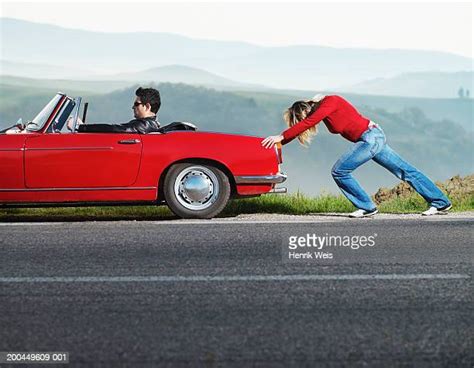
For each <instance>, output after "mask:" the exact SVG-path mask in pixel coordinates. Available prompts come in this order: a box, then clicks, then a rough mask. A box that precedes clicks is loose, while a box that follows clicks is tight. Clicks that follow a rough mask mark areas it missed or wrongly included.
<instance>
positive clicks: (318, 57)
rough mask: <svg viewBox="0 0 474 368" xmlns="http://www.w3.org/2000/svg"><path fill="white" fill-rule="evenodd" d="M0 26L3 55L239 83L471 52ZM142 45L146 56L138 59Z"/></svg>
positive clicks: (446, 63)
mask: <svg viewBox="0 0 474 368" xmlns="http://www.w3.org/2000/svg"><path fill="white" fill-rule="evenodd" d="M0 28H1V29H2V33H1V42H2V55H5V56H4V57H6V58H8V59H9V60H15V61H19V62H30V63H43V64H55V65H62V66H64V67H72V68H86V69H93V71H94V72H96V73H99V74H107V73H108V74H111V73H122V72H130V71H132V70H131V69H132V68H133V69H134V70H140V69H150V68H155V67H159V66H165V65H187V66H190V67H193V68H199V69H203V70H206V71H208V72H209V73H213V74H216V75H220V76H224V77H225V78H228V79H230V80H233V81H237V82H239V83H252V84H261V85H265V86H270V87H273V88H280V89H282V88H292V89H332V88H334V87H335V86H341V85H354V84H356V83H360V82H362V81H365V80H369V79H373V78H377V77H384V78H390V77H394V76H396V75H400V74H403V73H409V72H428V71H432V70H436V71H441V72H457V71H460V70H472V59H471V58H467V57H463V56H458V55H454V54H450V53H445V52H435V51H421V50H402V49H387V50H374V49H356V48H332V47H322V46H317V45H297V46H288V47H263V46H257V45H252V44H249V43H244V42H225V41H212V40H201V39H192V38H189V37H183V36H179V35H175V34H167V33H150V32H133V33H104V32H91V31H84V30H77V29H66V28H62V27H57V26H52V25H47V24H39V23H32V22H26V21H22V20H17V19H10V18H0ZM18 40H21V43H19V42H18ZM65 40H67V42H65ZM150 45H152V46H151V47H150ZM59 49H60V52H58V50H59ZM144 50H146V57H139V55H142V54H143V52H144ZM29 77H33V78H38V77H40V78H41V74H40V73H37V74H34V75H30V76H29Z"/></svg>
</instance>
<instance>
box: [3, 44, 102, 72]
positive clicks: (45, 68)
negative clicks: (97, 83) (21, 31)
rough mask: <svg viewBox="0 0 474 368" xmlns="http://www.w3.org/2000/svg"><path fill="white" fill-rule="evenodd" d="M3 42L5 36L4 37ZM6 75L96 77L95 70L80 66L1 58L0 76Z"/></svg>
mask: <svg viewBox="0 0 474 368" xmlns="http://www.w3.org/2000/svg"><path fill="white" fill-rule="evenodd" d="M2 42H3V38H2ZM4 75H11V76H17V77H26V78H30V77H33V76H40V77H41V78H43V79H54V78H56V79H59V78H74V79H78V78H83V77H90V78H94V72H92V71H90V70H86V69H82V68H78V67H74V68H71V67H65V66H61V65H50V64H40V63H31V62H29V63H24V62H17V61H10V60H0V78H2V77H3V76H4Z"/></svg>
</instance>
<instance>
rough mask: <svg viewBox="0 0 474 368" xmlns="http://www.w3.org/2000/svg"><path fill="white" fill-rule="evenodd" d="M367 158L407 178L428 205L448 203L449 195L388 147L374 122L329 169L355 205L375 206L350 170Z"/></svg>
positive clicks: (401, 177)
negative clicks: (373, 125)
mask: <svg viewBox="0 0 474 368" xmlns="http://www.w3.org/2000/svg"><path fill="white" fill-rule="evenodd" d="M369 160H374V161H375V162H376V163H378V164H379V165H381V166H383V167H385V168H386V169H387V170H388V171H390V172H391V173H392V174H394V175H395V176H396V177H397V178H399V179H401V180H403V181H406V182H407V183H408V184H410V185H411V186H412V187H413V189H415V190H416V191H417V192H418V193H419V194H420V195H421V196H422V197H423V198H424V199H425V200H426V201H427V202H428V203H429V204H430V205H431V206H434V207H436V208H441V207H444V206H447V205H449V204H450V202H449V199H448V198H447V197H446V196H445V195H444V194H443V192H441V190H440V189H439V188H438V187H437V186H436V185H435V184H434V183H433V182H432V181H431V180H430V179H429V178H428V177H426V176H425V175H424V174H423V173H422V172H420V171H419V170H418V169H417V168H415V167H414V166H412V165H410V164H409V163H408V162H406V161H405V160H404V159H403V158H401V157H400V156H399V155H398V154H397V153H396V152H395V151H394V150H393V149H391V148H390V147H389V145H388V144H387V143H386V138H385V133H384V132H383V130H382V129H381V128H380V127H379V126H377V127H373V128H369V129H367V130H366V131H365V132H364V133H363V134H362V136H361V137H360V138H359V140H358V141H357V142H355V144H354V145H353V146H352V147H351V149H350V150H349V151H348V152H346V153H345V154H344V155H342V157H341V158H340V159H339V160H338V161H337V162H336V163H335V164H334V166H333V168H332V171H331V174H332V177H333V178H334V181H335V182H336V184H337V185H338V187H339V188H340V189H341V191H342V193H343V194H344V195H345V196H346V197H347V199H348V200H349V201H351V202H352V203H353V204H354V206H356V207H357V208H360V209H363V210H366V211H370V210H373V209H375V207H376V206H375V204H374V202H372V200H371V199H370V197H369V196H368V195H367V193H366V192H365V191H364V190H363V189H362V187H361V186H360V185H359V183H358V182H357V181H356V180H355V179H354V177H353V176H352V174H351V173H352V171H354V170H355V169H357V168H358V167H359V166H360V165H362V164H364V163H365V162H367V161H369Z"/></svg>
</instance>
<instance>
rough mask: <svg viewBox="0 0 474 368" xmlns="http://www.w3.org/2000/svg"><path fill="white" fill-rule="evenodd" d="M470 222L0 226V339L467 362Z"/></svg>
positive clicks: (81, 356)
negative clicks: (299, 256) (321, 255)
mask: <svg viewBox="0 0 474 368" xmlns="http://www.w3.org/2000/svg"><path fill="white" fill-rule="evenodd" d="M473 223H474V219H473V218H459V217H457V218H450V217H449V216H446V217H445V218H437V219H436V220H430V219H421V218H418V219H409V220H397V219H381V220H346V219H341V218H336V219H333V220H331V221H323V220H322V221H312V222H295V221H289V222H287V221H280V222H276V223H269V222H254V221H243V222H242V221H241V222H237V223H234V222H232V221H231V220H229V219H226V220H225V221H220V220H212V221H202V222H200V221H164V222H84V223H47V224H42V223H37V224H0V259H1V268H0V351H19V352H41V351H49V352H52V351H59V352H68V353H69V364H68V365H67V366H71V367H91V366H97V367H180V366H183V367H188V366H193V367H194V366H202V367H228V366H229V367H247V366H257V367H306V366H307V367H315V366H318V367H319V366H320V367H340V366H350V367H359V366H360V367H391V366H396V367H438V366H439V367H472V366H473V364H474V346H473V336H474V335H473V331H474V329H473V322H472V321H473V316H474V313H473V310H474V303H473V293H472V277H473V275H474V272H473V263H472V262H473V248H472V247H473V226H472V225H473ZM291 236H296V237H303V238H304V241H305V242H306V243H305V245H306V246H304V247H303V246H300V245H297V247H296V249H290V237H291ZM330 236H333V237H334V238H332V241H333V243H331V245H329V246H326V245H325V246H322V247H321V245H320V244H321V243H320V242H321V241H322V242H324V241H326V242H330V240H329V237H330ZM338 236H339V238H337V237H338ZM361 237H362V238H361ZM364 237H365V240H366V241H363V240H364ZM369 237H372V238H369ZM323 238H326V240H322V239H323ZM308 239H309V240H308ZM311 239H316V240H315V242H316V243H311V244H312V245H314V244H316V245H318V244H319V247H321V249H316V248H317V247H308V246H307V245H308V244H309V243H310V240H311ZM344 239H345V240H344ZM347 239H350V240H347ZM370 239H372V241H373V243H374V244H373V245H368V243H369V241H370ZM297 241H298V240H295V242H297ZM338 241H340V243H337V242H338ZM344 241H348V242H351V244H359V248H357V249H351V246H352V245H349V246H343V245H342V242H344ZM318 242H319V243H318ZM336 243H337V244H336ZM362 243H365V244H366V245H364V246H362V245H361V244H362ZM292 244H297V243H292ZM301 244H302V243H301ZM326 244H328V243H326ZM291 247H293V245H291ZM356 247H357V246H354V248H356ZM289 252H295V253H301V254H303V253H304V254H312V255H313V256H315V253H314V252H323V253H327V254H328V253H331V254H332V257H333V258H332V259H331V258H325V259H314V258H312V259H311V258H306V259H292V260H289V259H288V257H289ZM307 252H309V253H307ZM0 366H1V367H3V366H7V365H2V364H0ZM12 366H14V365H12ZM15 366H19V365H15ZM34 366H35V367H38V366H40V365H34Z"/></svg>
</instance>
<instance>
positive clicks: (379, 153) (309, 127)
mask: <svg viewBox="0 0 474 368" xmlns="http://www.w3.org/2000/svg"><path fill="white" fill-rule="evenodd" d="M283 119H284V120H285V122H286V124H287V125H288V129H286V130H285V131H284V132H283V133H281V134H280V135H274V136H269V137H267V138H265V139H264V140H263V141H262V145H263V146H264V147H266V148H271V147H273V145H274V144H276V143H280V142H281V143H282V144H286V143H289V142H291V141H292V140H293V139H295V138H298V140H299V141H300V143H301V144H302V145H304V146H306V145H307V144H309V143H310V142H311V139H312V137H313V136H315V135H316V134H317V124H318V123H320V122H321V121H323V122H324V124H325V125H326V127H327V128H328V130H329V131H330V132H331V133H333V134H340V135H342V136H343V137H344V138H346V139H347V140H349V141H351V142H353V143H354V144H353V145H352V146H351V148H350V149H349V150H348V151H347V152H346V153H345V154H343V155H342V156H341V157H340V158H339V160H338V161H337V162H336V163H335V164H334V166H333V168H332V171H331V174H332V177H333V178H334V181H335V182H336V184H337V185H338V187H339V188H340V189H341V191H342V193H343V194H344V195H345V196H346V197H347V199H348V200H349V201H351V202H352V204H353V205H354V206H355V207H356V208H357V210H356V211H354V212H352V213H351V214H350V215H349V216H350V217H357V218H358V217H367V216H372V215H375V214H376V213H377V212H378V210H377V207H376V206H375V204H374V202H373V201H372V200H371V198H370V197H369V196H368V195H367V193H366V192H365V191H364V190H363V189H362V187H361V186H360V185H359V183H358V182H357V180H355V179H354V177H353V176H352V172H353V171H354V170H355V169H356V168H358V167H359V166H361V165H362V164H364V163H366V162H367V161H369V160H374V161H375V162H376V163H378V164H379V165H381V166H383V167H385V168H386V169H387V170H389V171H390V172H391V173H392V174H394V175H395V176H396V177H397V178H399V179H401V180H404V181H406V182H407V183H408V184H410V185H411V186H412V187H413V189H415V190H416V191H417V192H418V193H419V194H420V195H421V196H422V197H423V198H424V199H425V200H426V201H427V202H428V204H429V205H430V208H429V209H428V210H426V211H424V212H423V213H422V215H425V216H430V215H435V214H440V213H445V212H447V211H448V210H449V209H451V207H452V206H451V202H450V201H449V199H448V198H447V197H446V196H445V195H444V194H443V192H441V190H440V189H439V188H438V187H437V186H436V185H435V184H434V183H433V182H432V181H431V180H430V179H429V178H428V177H427V176H426V175H424V174H423V173H422V172H421V171H419V170H418V169H417V168H415V167H414V166H413V165H411V164H409V163H408V162H407V161H405V160H404V159H403V158H402V157H400V155H398V154H397V153H396V152H395V151H394V150H393V149H392V148H391V147H390V146H389V145H388V144H387V142H386V138H385V133H384V132H383V130H382V128H381V127H380V125H379V124H376V123H374V122H373V121H371V120H370V119H367V118H366V117H364V116H362V115H361V114H360V113H359V112H358V111H357V110H356V109H355V108H354V106H352V105H351V104H350V103H349V102H348V101H346V100H345V99H343V98H342V97H340V96H336V95H331V96H323V95H316V96H315V97H313V98H312V99H311V100H304V101H296V102H295V103H293V105H292V106H291V107H289V108H288V109H287V110H286V111H285V112H284V114H283Z"/></svg>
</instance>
